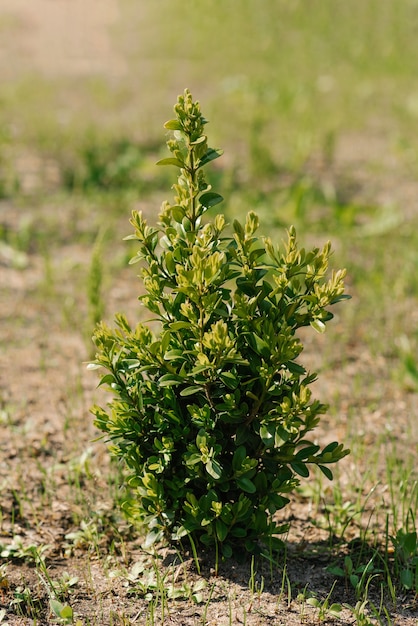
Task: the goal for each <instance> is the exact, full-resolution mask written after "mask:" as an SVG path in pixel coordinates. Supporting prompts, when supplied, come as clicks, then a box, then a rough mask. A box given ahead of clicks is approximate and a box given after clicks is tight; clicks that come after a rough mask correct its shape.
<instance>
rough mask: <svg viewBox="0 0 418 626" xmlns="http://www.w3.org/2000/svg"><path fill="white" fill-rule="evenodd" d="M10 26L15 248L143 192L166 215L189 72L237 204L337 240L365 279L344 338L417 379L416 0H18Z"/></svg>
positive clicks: (112, 211) (100, 223) (233, 210)
mask: <svg viewBox="0 0 418 626" xmlns="http://www.w3.org/2000/svg"><path fill="white" fill-rule="evenodd" d="M0 36H1V38H2V48H3V54H2V57H1V61H0V77H1V80H2V87H1V95H0V165H1V170H0V195H1V196H2V197H3V199H4V200H7V201H10V200H12V201H13V202H14V203H15V206H16V207H20V209H19V211H20V213H17V216H18V217H17V218H16V220H15V221H14V222H13V224H10V223H9V222H10V220H9V221H7V220H6V222H7V223H6V222H4V221H3V226H2V231H1V233H0V234H1V236H2V239H3V241H4V242H5V244H6V245H7V246H11V247H12V248H13V249H16V250H17V251H20V252H25V251H27V250H26V249H28V248H30V247H31V246H32V249H33V247H34V246H35V248H36V241H40V242H43V244H42V245H43V247H44V248H45V242H46V241H48V246H49V249H50V250H51V249H53V246H58V245H59V244H60V242H61V243H62V242H66V241H68V240H72V239H74V240H77V241H78V242H80V241H85V242H86V243H87V244H92V242H93V241H94V240H95V238H96V236H97V232H98V231H99V230H100V229H103V228H105V229H106V228H107V229H109V228H110V229H112V228H114V227H116V226H115V224H119V222H120V220H121V219H123V220H124V221H123V224H124V227H123V228H120V227H118V228H119V230H116V231H114V232H113V234H112V237H114V236H117V237H119V232H120V234H121V235H123V234H125V233H126V232H127V231H129V225H128V224H127V219H128V216H129V213H130V209H131V208H133V206H135V205H137V204H138V203H139V205H143V206H144V207H145V208H147V207H149V206H151V205H152V206H154V209H153V211H154V216H156V214H157V211H158V208H159V204H160V201H161V200H162V199H164V198H166V197H167V196H168V197H169V193H167V190H168V189H169V187H170V185H171V183H172V182H174V174H172V173H171V172H169V171H166V170H164V171H162V169H161V168H155V167H154V163H155V161H156V160H157V159H158V158H160V157H161V155H165V139H166V137H165V131H164V130H163V128H162V125H163V123H164V121H165V120H166V119H168V118H170V117H171V114H172V113H171V112H172V106H173V104H174V102H175V101H176V97H177V95H178V94H179V93H181V92H182V91H183V89H184V88H185V87H188V88H189V89H190V90H191V91H192V93H193V95H194V97H195V98H197V99H199V100H200V101H201V103H202V108H203V112H204V114H205V115H206V117H207V118H208V119H209V121H210V125H209V126H208V134H209V139H210V144H211V145H212V146H213V147H220V148H223V149H224V151H225V155H224V157H223V158H222V159H220V160H219V161H218V162H217V163H216V165H214V167H213V170H212V173H210V174H209V177H210V179H211V182H213V185H214V187H216V190H217V191H219V192H221V193H222V194H223V195H224V196H225V199H226V202H225V204H224V205H223V207H222V210H223V211H225V212H226V214H227V216H228V218H233V217H235V216H242V215H243V214H244V213H245V212H246V211H247V210H249V209H255V210H257V211H258V212H259V213H260V217H261V220H262V230H263V229H264V230H265V231H267V232H268V233H269V234H271V232H275V231H274V229H277V236H278V237H280V236H281V235H280V232H281V231H282V229H283V227H285V226H286V225H288V224H289V223H291V222H292V223H294V224H295V225H296V226H297V228H298V231H299V235H300V237H301V238H303V240H306V241H307V242H308V244H309V245H310V243H312V242H315V243H318V245H320V244H321V243H322V240H323V239H326V238H331V240H332V241H333V243H334V246H335V249H336V255H335V259H336V260H335V265H344V266H347V268H348V282H349V288H350V289H351V292H352V293H353V295H354V305H353V306H351V308H350V305H348V306H347V307H346V309H347V312H344V313H342V315H343V316H344V317H343V320H344V329H345V331H344V332H342V335H343V337H345V338H346V340H347V341H348V339H347V338H348V337H350V336H351V337H352V341H357V339H356V337H361V341H362V342H365V344H366V345H368V346H369V348H370V350H371V352H372V353H373V354H385V355H386V356H387V357H388V358H390V359H395V362H394V363H393V364H392V365H393V367H392V366H391V372H392V373H393V372H395V375H396V376H397V377H398V378H399V377H400V380H401V385H404V384H405V385H407V387H408V388H409V386H411V385H412V387H413V388H415V387H416V383H417V369H416V365H415V363H416V360H415V350H416V332H417V331H416V328H417V313H416V296H417V293H418V278H417V254H416V250H417V243H418V235H417V229H416V228H415V227H416V225H417V214H418V210H417V209H418V207H417V198H418V172H417V155H418V135H417V129H418V76H417V65H416V61H417V58H418V2H417V1H416V0H399V1H398V2H393V1H391V0H369V1H368V2H364V1H362V0H352V1H351V2H343V1H342V0H341V1H340V0H310V1H309V2H307V1H302V0H293V1H284V0H257V2H256V1H255V0H237V1H235V2H232V1H226V0H224V1H221V0H218V1H212V2H210V1H209V0H195V1H194V2H191V3H186V4H185V3H184V2H180V1H178V0H159V1H158V2H155V1H151V0H141V1H140V2H138V1H137V0H136V1H134V0H119V1H116V0H103V1H102V2H100V3H99V2H91V3H85V2H84V3H83V2H81V1H80V0H74V2H71V3H70V2H61V3H51V2H48V1H47V0H32V1H31V3H27V2H24V1H22V0H5V1H4V2H3V3H2V7H1V8H0ZM46 204H47V205H48V206H50V205H51V204H53V205H54V206H55V207H57V206H59V207H60V208H59V211H56V210H55V209H54V210H53V211H50V212H49V213H48V209H45V205H46ZM22 207H24V209H25V210H23V208H22ZM19 215H20V216H21V219H19ZM22 216H24V219H23V217H22ZM40 216H43V217H42V219H40ZM12 221H13V220H12ZM115 232H116V233H117V235H115ZM29 242H30V244H29ZM34 242H35V243H34ZM114 244H115V242H114V240H113V245H114ZM118 245H119V239H118ZM121 245H123V244H121ZM50 246H52V248H51V247H50ZM41 247H42V246H41ZM364 324H365V326H363V325H364ZM365 329H366V330H365ZM353 337H354V339H353ZM346 349H348V348H347V345H346V344H344V346H343V347H342V348H341V350H342V351H344V350H346ZM404 370H407V372H406V373H405V372H404ZM400 371H401V372H404V373H399V372H400ZM392 373H391V374H390V376H391V375H392ZM404 374H405V376H404ZM405 377H406V378H405ZM406 380H408V382H405V381H406ZM402 381H403V382H402ZM398 382H399V381H398Z"/></svg>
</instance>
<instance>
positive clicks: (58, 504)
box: [0, 0, 418, 626]
mask: <svg viewBox="0 0 418 626" xmlns="http://www.w3.org/2000/svg"><path fill="white" fill-rule="evenodd" d="M118 19H119V6H118V3H117V2H116V1H114V0H90V1H89V2H86V1H83V0H30V1H28V0H2V2H1V5H0V35H1V37H2V56H1V57H0V76H5V77H7V78H9V73H10V71H11V67H14V69H15V70H16V69H17V70H18V71H27V72H30V71H41V72H43V73H44V74H45V75H50V76H56V75H60V74H65V73H66V74H69V75H73V76H75V77H76V76H78V75H79V76H81V75H85V74H86V73H89V72H92V73H94V72H98V73H101V72H111V73H115V74H118V73H123V72H124V71H126V67H125V64H124V59H123V57H122V56H121V55H120V54H119V53H118V51H117V49H116V48H115V47H114V46H113V44H112V39H111V37H110V36H109V30H111V29H112V28H117V25H118ZM10 59H13V63H10ZM370 139H371V140H370V141H367V142H366V144H367V145H366V146H364V145H362V143H361V142H362V141H363V140H361V139H360V138H358V137H349V138H347V140H346V143H345V144H344V143H342V144H341V146H340V148H339V150H340V152H339V153H338V154H337V161H339V167H341V168H346V169H348V170H350V171H354V170H355V171H356V174H357V176H358V178H359V180H361V176H362V174H361V171H362V168H361V161H362V159H370V158H372V159H373V158H378V157H380V156H381V145H380V144H379V141H378V139H376V138H375V144H373V141H372V139H373V138H370ZM353 146H356V149H355V150H354V149H353ZM362 150H363V151H364V154H363V155H362ZM370 151H372V152H373V151H374V154H371V152H370ZM354 153H355V154H356V159H355V161H353V160H352V155H353V154H354ZM393 165H394V164H393V163H392V162H389V163H387V164H386V167H385V169H384V172H385V175H384V176H383V175H381V174H380V175H379V176H377V177H376V179H375V180H371V181H369V182H370V184H369V185H368V190H369V191H368V194H370V195H373V197H374V201H375V202H381V201H387V200H390V201H393V202H397V203H399V202H400V201H401V200H403V201H405V202H404V203H403V204H404V206H405V207H406V208H407V211H409V212H415V211H416V210H417V198H418V193H417V183H415V182H414V181H410V180H408V179H407V178H406V177H404V178H403V180H401V181H400V176H402V175H401V174H400V172H397V171H396V167H393ZM381 171H382V170H381ZM395 179H396V181H397V184H396V185H393V184H392V183H393V181H394V180H395ZM400 182H401V184H399V183H400ZM61 209H62V207H59V206H57V205H56V204H55V203H53V202H49V201H48V200H46V201H45V202H43V203H41V204H40V205H39V204H37V205H36V206H33V207H30V206H29V207H28V206H24V207H16V206H13V205H12V204H10V203H9V202H6V201H5V202H3V203H2V204H1V205H0V222H1V225H2V227H3V228H6V229H9V230H10V231H14V230H18V229H19V228H21V227H22V224H24V223H25V220H26V223H31V222H33V220H34V216H36V220H37V221H38V223H39V226H38V228H42V225H43V224H50V223H51V221H50V220H51V216H55V217H53V218H52V219H55V220H56V221H57V224H59V230H60V235H59V237H58V241H55V242H54V243H53V245H52V246H51V254H50V255H45V250H43V249H39V247H37V246H36V245H35V246H34V247H33V248H31V246H29V248H28V253H27V255H25V256H24V257H23V259H21V263H20V262H19V263H18V265H21V267H16V262H15V261H16V259H11V258H10V257H9V256H8V254H7V251H6V250H2V251H1V255H0V302H1V306H0V346H1V351H0V385H1V386H0V488H1V496H0V497H1V501H0V505H1V515H0V546H3V548H6V547H7V546H8V545H10V543H11V542H12V541H13V538H14V537H16V536H20V537H21V539H22V542H23V544H24V545H25V546H27V545H31V544H33V545H38V546H39V545H45V546H47V547H46V549H45V553H44V556H45V562H46V564H47V567H48V573H49V576H50V577H51V578H52V579H53V580H57V579H58V578H59V577H60V576H62V573H63V572H70V574H71V575H74V576H78V579H79V580H78V583H77V584H76V585H75V586H74V588H73V589H72V590H71V593H70V594H69V596H68V597H69V602H70V604H71V606H72V607H73V609H74V613H75V615H76V617H77V618H79V619H80V620H81V623H82V624H83V626H84V625H87V624H97V625H102V624H103V625H107V624H113V625H116V624H129V623H132V624H148V623H149V624H151V623H156V624H157V623H164V624H167V625H170V624H173V625H179V626H180V625H186V626H188V625H194V624H196V625H197V624H201V623H202V616H203V615H204V614H205V604H193V603H192V602H191V601H190V600H188V599H184V598H183V599H180V600H178V601H176V602H174V601H173V602H171V603H170V607H169V610H168V611H167V612H166V616H165V619H164V621H162V619H161V618H157V617H155V622H152V621H150V619H151V618H150V614H149V610H150V609H149V603H148V602H147V601H146V600H145V599H144V598H141V597H139V596H138V594H136V595H135V594H132V590H133V588H134V587H135V585H134V584H133V583H128V581H127V579H126V577H120V576H115V577H114V576H112V575H111V572H116V571H123V570H130V568H131V567H132V565H133V564H135V563H136V562H139V561H143V562H144V564H145V565H147V562H148V561H149V557H148V556H147V555H144V553H143V552H142V551H141V545H140V543H141V542H140V539H138V538H137V537H136V536H135V534H134V533H132V531H131V530H130V529H129V527H128V526H127V524H123V523H122V522H121V521H120V518H119V516H118V513H117V511H113V499H112V490H113V491H115V488H114V487H109V476H111V475H112V472H113V474H114V473H115V469H114V468H111V467H110V466H109V460H108V455H107V453H106V450H105V448H104V445H103V443H102V442H97V441H94V439H95V437H96V436H97V432H96V431H95V429H94V427H93V425H92V420H91V416H90V414H89V407H90V406H91V404H92V403H93V401H95V400H97V399H98V398H99V397H100V398H101V399H102V394H101V393H100V392H98V391H97V390H96V389H95V387H96V382H97V380H96V378H95V376H94V375H93V374H91V373H90V374H89V373H87V372H86V369H85V361H87V360H88V358H89V356H90V354H89V347H88V346H89V344H88V343H87V341H86V332H87V331H88V322H87V323H86V316H87V307H86V303H85V293H84V292H80V291H79V290H78V289H77V287H78V286H79V284H80V281H81V278H80V277H84V275H85V272H86V271H87V268H88V265H89V262H90V255H91V247H90V245H89V244H88V243H86V244H83V243H79V242H77V238H74V237H73V232H74V228H76V230H77V228H79V231H80V232H79V234H80V240H82V234H83V223H82V219H81V220H80V224H78V225H77V226H76V227H75V226H74V223H73V218H74V215H75V214H76V208H75V207H74V206H73V205H71V202H70V205H69V206H66V207H65V209H66V210H65V215H64V214H63V217H62V218H57V217H56V216H57V215H58V213H59V211H60V210H61ZM79 217H80V216H79V215H78V218H79ZM128 230H129V227H128V224H127V219H126V217H123V220H121V224H118V225H117V228H116V231H117V237H118V241H119V239H120V238H121V236H123V234H125V233H126V232H127V231H128ZM119 234H120V236H119ZM115 236H116V235H115ZM107 287H108V298H107V309H108V311H109V313H110V315H111V314H112V312H114V311H118V310H124V311H127V312H128V314H129V313H130V314H131V315H132V316H134V315H135V314H136V305H135V298H133V297H132V292H134V293H135V291H136V289H137V284H136V283H135V278H134V273H132V271H131V270H130V269H120V268H119V270H118V273H117V277H115V278H113V279H112V280H110V279H109V283H108V285H107ZM332 332H338V327H337V329H336V330H335V329H333V331H332ZM315 350H316V346H315V345H312V346H310V347H309V345H308V354H307V359H308V360H310V362H311V363H312V364H313V365H315ZM350 350H351V354H350V357H349V358H348V359H346V360H345V364H344V366H343V367H342V368H341V369H340V370H338V367H337V366H338V356H335V364H336V366H335V367H336V368H335V370H334V372H329V373H324V377H323V378H322V379H321V382H320V383H319V384H318V387H317V392H318V395H319V397H321V398H323V399H325V400H326V399H332V395H333V394H332V388H333V386H338V387H339V389H340V390H342V394H343V396H344V398H343V401H341V411H342V413H343V414H344V411H347V412H348V411H349V409H351V410H352V408H353V407H352V406H350V396H351V392H352V387H351V385H353V384H354V382H350V381H353V380H354V374H356V375H357V376H358V375H364V376H365V377H367V375H368V371H369V367H370V362H371V360H372V357H371V355H370V354H368V353H367V351H365V350H364V349H363V347H362V342H361V335H359V336H358V337H353V341H352V345H351V348H350ZM373 362H374V367H376V368H378V369H379V371H381V373H382V378H383V376H384V372H385V370H386V368H387V367H388V363H387V362H385V360H384V358H383V357H381V358H380V360H379V359H377V360H376V358H373ZM368 393H369V397H368V398H367V399H366V400H367V401H365V402H364V406H358V407H357V408H358V425H359V428H360V426H361V427H362V428H363V436H364V440H365V442H366V443H367V444H368V445H370V446H372V444H373V443H374V442H375V438H376V432H377V428H376V424H377V423H380V424H381V423H382V422H384V423H389V422H390V419H391V415H393V413H394V411H396V415H397V420H398V427H399V438H400V440H402V439H406V438H407V437H410V436H411V433H410V431H407V430H406V427H405V428H403V426H402V424H403V423H405V424H406V423H407V422H408V423H409V422H410V415H411V413H412V414H413V413H414V412H415V415H416V396H413V395H405V394H402V393H400V392H399V390H398V391H397V390H396V389H395V388H392V387H391V386H390V384H388V386H387V387H385V388H376V387H373V386H371V387H370V389H369V390H368ZM101 401H102V400H101ZM373 401H374V403H375V407H376V408H375V410H374V412H373V414H367V416H366V411H369V410H370V409H369V407H370V405H371V404H372V403H373ZM366 417H367V419H366ZM341 424H343V425H344V415H343V416H342V419H341ZM345 434H346V433H345V430H344V426H340V431H339V432H335V431H332V430H331V425H330V424H329V423H327V422H326V421H325V422H324V424H323V426H322V430H321V431H320V432H319V438H320V439H321V441H323V442H324V443H325V442H326V439H327V438H328V437H330V438H332V439H334V438H337V439H341V440H344V436H345ZM413 436H414V437H416V438H418V437H417V432H416V431H415V432H414V433H413ZM361 470H362V468H355V467H352V466H351V465H350V461H349V460H347V461H346V464H345V466H344V471H345V472H347V474H350V480H352V474H353V473H354V474H356V473H357V472H358V473H361ZM380 495H381V496H382V497H383V494H380ZM88 514H90V515H91V518H92V528H93V529H94V530H93V531H92V532H93V536H92V537H90V539H89V538H88V536H87V535H85V537H84V540H83V539H82V538H80V540H79V541H78V543H77V541H75V540H72V541H71V539H70V538H69V535H71V533H74V532H77V531H78V530H79V528H80V522H81V520H83V519H84V520H85V519H87V518H86V516H87V515H88ZM286 514H287V515H288V517H289V518H290V519H291V520H292V531H291V534H290V535H289V542H288V551H289V553H288V557H287V568H288V569H287V575H288V577H289V580H290V581H291V584H292V589H293V591H292V600H289V601H288V596H287V587H286V584H284V587H282V584H283V581H285V578H284V576H283V568H282V567H281V564H279V566H278V567H275V568H274V573H273V576H270V571H269V566H268V563H267V562H264V563H261V564H259V565H258V566H257V574H256V576H255V578H254V585H253V588H252V589H249V580H250V574H251V572H250V566H249V565H248V564H246V565H241V566H239V565H236V564H235V565H233V564H232V565H231V564H228V565H223V566H222V567H221V572H220V575H219V576H218V577H215V576H214V575H213V571H211V569H210V566H209V564H208V563H205V562H203V563H202V574H203V578H204V581H205V589H204V591H203V596H204V598H205V600H207V599H208V598H209V594H210V593H211V594H212V601H211V603H210V604H209V606H208V608H207V614H206V619H207V621H206V623H207V624H208V625H209V624H218V626H223V625H224V624H244V623H246V624H247V625H248V626H253V625H260V626H261V625H271V626H273V625H274V626H279V625H283V626H286V625H289V626H294V625H296V624H305V625H310V624H317V623H318V621H319V617H318V614H317V613H316V612H315V611H314V610H313V609H312V608H311V607H310V606H308V605H306V604H305V603H304V602H303V601H302V600H301V599H298V598H297V596H298V593H300V594H302V595H303V593H304V590H305V589H307V588H309V590H310V591H312V592H314V593H316V594H317V596H318V597H319V598H321V599H325V598H326V596H327V594H328V592H329V590H330V589H331V586H332V583H333V580H334V577H333V576H332V575H331V574H329V573H327V572H326V566H327V565H329V563H330V562H331V561H332V558H333V556H334V557H335V555H336V552H335V551H334V552H333V551H331V553H330V551H329V550H328V545H329V541H328V540H329V537H328V533H327V531H326V530H323V529H321V528H318V527H316V526H314V525H313V523H312V520H311V521H307V516H308V517H309V515H311V514H312V512H311V511H307V510H306V505H305V502H304V500H303V499H302V498H300V499H299V500H296V501H295V502H294V504H293V505H292V507H291V508H290V510H289V511H286ZM80 537H81V536H80ZM86 537H87V538H86ZM354 538H355V533H354V534H353V539H354ZM332 552H333V554H332ZM12 556H13V557H14V558H12V559H11V562H10V564H9V566H8V567H7V573H5V574H4V576H3V577H2V576H1V575H0V609H2V608H3V609H5V610H6V611H7V617H5V618H4V619H5V623H9V624H11V625H17V624H21V625H29V624H35V623H36V624H37V625H41V624H53V623H54V624H57V623H58V620H57V619H55V620H54V618H53V617H52V616H51V611H50V608H49V604H48V594H47V590H46V587H45V585H44V584H43V582H42V580H41V579H40V578H39V575H38V574H37V571H36V569H35V568H34V567H33V559H32V562H31V561H30V559H28V558H26V559H25V558H22V556H20V557H19V558H18V555H17V553H16V552H15V553H14V554H12ZM26 556H27V555H26ZM160 556H161V560H160V561H159V568H160V571H161V572H164V573H166V572H168V578H167V580H169V581H170V582H171V580H172V578H173V577H174V578H175V581H176V582H175V584H176V586H177V587H178V588H179V587H181V585H182V584H183V583H184V584H187V585H189V586H190V585H192V584H193V582H194V581H197V580H200V578H199V577H198V576H197V574H196V572H195V568H194V565H193V562H192V560H191V559H189V558H186V560H185V561H184V563H183V564H182V563H180V562H179V561H178V560H177V561H176V556H175V555H173V554H172V553H171V552H169V551H162V552H161V553H160ZM5 560H6V559H5ZM262 581H264V582H262ZM262 584H264V591H263V592H262V593H261V592H260V593H259V591H260V589H261V586H262ZM18 587H23V588H24V587H29V588H30V589H31V592H32V599H33V605H34V610H35V611H36V614H37V615H38V616H40V617H38V618H37V619H35V618H34V615H31V614H30V608H27V607H26V608H24V607H23V604H22V605H21V606H20V613H21V614H19V606H18V605H17V604H15V605H14V608H10V607H11V605H10V603H11V601H12V600H13V598H16V589H17V588H18ZM340 587H341V588H339V589H338V590H337V591H336V593H335V595H334V596H333V600H334V601H335V600H338V601H339V602H347V603H349V604H350V605H352V606H353V605H354V604H355V602H356V599H355V596H354V594H353V592H352V591H351V590H350V589H349V588H347V587H344V586H343V585H342V584H341V585H340ZM372 598H373V601H374V602H375V603H376V604H377V605H378V604H379V597H378V596H376V595H375V596H372ZM416 610H417V605H416V599H414V598H411V597H410V596H405V597H403V598H400V599H399V605H398V607H397V608H396V609H395V608H394V609H393V614H392V624H393V625H396V626H402V625H405V626H412V625H413V624H416V623H417V617H416ZM157 614H158V611H157ZM0 615H1V614H0ZM147 615H148V617H147ZM6 620H7V621H6ZM129 620H130V621H129ZM147 620H149V621H147ZM334 621H335V620H333V618H332V617H331V616H329V615H328V616H326V617H325V622H324V623H329V624H331V623H334ZM335 623H339V624H345V625H347V626H348V625H349V624H353V623H355V622H354V618H353V616H352V613H351V612H350V611H348V610H344V611H343V612H342V614H341V619H340V620H338V621H335ZM372 623H373V622H372Z"/></svg>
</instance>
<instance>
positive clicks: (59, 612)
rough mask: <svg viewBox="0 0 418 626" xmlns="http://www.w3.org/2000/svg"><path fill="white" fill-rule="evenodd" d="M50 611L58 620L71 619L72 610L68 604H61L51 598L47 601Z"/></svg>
mask: <svg viewBox="0 0 418 626" xmlns="http://www.w3.org/2000/svg"><path fill="white" fill-rule="evenodd" d="M49 606H50V607H51V611H52V612H53V613H54V614H55V615H56V616H57V617H59V618H61V619H64V620H71V619H72V617H73V610H72V608H71V607H70V606H69V605H68V604H61V602H58V600H54V599H53V598H51V599H50V601H49Z"/></svg>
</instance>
